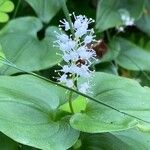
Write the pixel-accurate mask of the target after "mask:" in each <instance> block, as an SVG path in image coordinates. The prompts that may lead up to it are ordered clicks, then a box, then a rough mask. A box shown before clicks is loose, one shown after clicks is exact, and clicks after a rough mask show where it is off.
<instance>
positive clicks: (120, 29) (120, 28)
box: [116, 26, 124, 32]
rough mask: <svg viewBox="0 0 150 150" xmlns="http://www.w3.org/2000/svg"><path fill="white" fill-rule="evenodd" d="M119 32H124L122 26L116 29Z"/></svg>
mask: <svg viewBox="0 0 150 150" xmlns="http://www.w3.org/2000/svg"><path fill="white" fill-rule="evenodd" d="M116 29H117V30H118V32H124V27H122V26H120V27H117V28H116Z"/></svg>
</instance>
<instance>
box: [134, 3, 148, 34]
mask: <svg viewBox="0 0 150 150" xmlns="http://www.w3.org/2000/svg"><path fill="white" fill-rule="evenodd" d="M136 25H137V27H139V29H140V30H142V31H144V32H145V33H147V34H148V35H149V36H150V1H149V0H145V6H144V13H143V15H142V17H141V18H140V19H139V20H138V21H137V22H136Z"/></svg>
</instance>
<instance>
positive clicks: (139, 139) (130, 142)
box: [112, 129, 150, 150]
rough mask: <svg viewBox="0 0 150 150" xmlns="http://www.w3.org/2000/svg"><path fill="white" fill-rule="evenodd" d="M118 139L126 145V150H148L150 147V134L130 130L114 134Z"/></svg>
mask: <svg viewBox="0 0 150 150" xmlns="http://www.w3.org/2000/svg"><path fill="white" fill-rule="evenodd" d="M112 134H113V135H114V136H115V137H116V138H118V139H119V140H120V141H122V142H123V143H125V144H126V146H127V147H128V148H127V149H126V150H137V149H140V150H148V149H149V147H150V132H141V131H140V130H136V129H130V130H126V131H122V132H115V133H112Z"/></svg>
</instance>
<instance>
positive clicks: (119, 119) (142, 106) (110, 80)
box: [70, 73, 150, 133]
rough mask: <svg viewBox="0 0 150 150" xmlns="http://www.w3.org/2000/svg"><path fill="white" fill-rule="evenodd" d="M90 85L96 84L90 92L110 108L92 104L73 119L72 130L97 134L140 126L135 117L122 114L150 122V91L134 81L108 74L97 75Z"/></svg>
mask: <svg viewBox="0 0 150 150" xmlns="http://www.w3.org/2000/svg"><path fill="white" fill-rule="evenodd" d="M82 80H83V79H82ZM90 85H93V86H92V87H91V90H90V92H91V93H92V94H90V95H91V96H92V97H93V99H95V100H97V101H99V102H103V103H104V104H106V105H109V106H111V108H108V106H107V107H106V106H104V105H102V104H101V103H100V104H98V103H96V102H89V103H88V104H87V108H86V109H85V111H83V112H81V113H77V114H75V115H74V116H72V117H71V120H70V123H71V126H72V127H73V128H75V129H78V130H80V131H83V132H90V133H98V132H111V131H119V130H124V129H128V128H131V127H134V126H135V125H137V123H138V120H137V119H136V118H134V117H129V116H127V115H125V114H122V113H120V112H124V113H127V114H129V115H132V116H135V117H138V118H140V119H143V120H146V121H150V118H149V115H150V110H149V107H150V90H149V88H143V87H141V86H140V85H139V83H138V82H136V81H134V80H131V79H126V78H122V77H117V76H114V75H110V74H106V73H95V75H94V76H93V78H92V80H91V83H90ZM112 107H113V108H115V109H116V110H114V109H112ZM85 125H86V126H85Z"/></svg>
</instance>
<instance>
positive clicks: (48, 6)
mask: <svg viewBox="0 0 150 150" xmlns="http://www.w3.org/2000/svg"><path fill="white" fill-rule="evenodd" d="M26 2H28V3H29V4H30V6H31V7H32V8H33V9H34V11H35V12H36V14H37V16H38V17H39V18H40V19H41V20H42V21H43V22H45V23H48V22H49V21H50V20H51V19H52V18H53V17H54V16H55V15H56V13H57V12H58V11H59V10H60V8H61V3H60V1H59V0H38V3H37V0H26Z"/></svg>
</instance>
